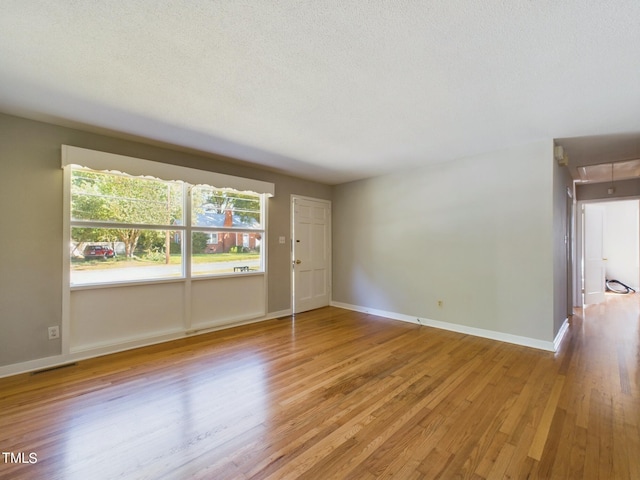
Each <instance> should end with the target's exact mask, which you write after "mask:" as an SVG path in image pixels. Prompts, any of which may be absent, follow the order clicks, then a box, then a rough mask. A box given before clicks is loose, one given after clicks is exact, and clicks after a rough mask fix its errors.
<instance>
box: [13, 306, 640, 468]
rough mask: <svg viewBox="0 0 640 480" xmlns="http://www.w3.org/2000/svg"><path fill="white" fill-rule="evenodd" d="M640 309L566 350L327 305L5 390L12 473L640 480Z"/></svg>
mask: <svg viewBox="0 0 640 480" xmlns="http://www.w3.org/2000/svg"><path fill="white" fill-rule="evenodd" d="M639 299H640V295H627V296H608V297H607V302H606V305H603V306H592V307H589V308H587V309H586V310H585V311H584V313H583V312H580V314H578V315H575V316H574V317H573V320H572V323H571V326H570V329H569V331H568V333H567V335H566V337H565V339H564V341H563V344H562V346H561V350H560V351H559V352H557V353H556V354H553V353H550V352H543V351H538V350H534V349H530V348H525V347H519V346H515V345H510V344H504V343H500V342H496V341H491V340H486V339H481V338H475V337H471V336H466V335H462V334H457V333H452V332H446V331H442V330H435V329H432V328H428V327H421V326H418V325H412V324H407V323H402V322H396V321H391V320H384V319H381V318H379V317H375V316H370V315H365V314H360V313H354V312H349V311H345V310H341V309H337V308H324V309H320V310H316V311H312V312H307V313H304V314H299V315H297V316H296V318H295V320H293V319H291V318H286V319H280V320H273V321H268V322H263V323H260V324H254V325H248V326H243V327H238V328H234V329H230V330H225V331H221V332H215V333H211V334H206V335H201V336H197V337H192V338H189V339H185V340H180V341H175V342H171V343H168V344H167V343H166V344H163V345H157V346H153V347H147V348H143V349H138V350H134V351H130V352H124V353H120V354H115V355H110V356H106V357H102V358H98V359H92V360H87V361H83V362H80V363H79V364H78V365H76V366H72V367H67V368H62V369H59V370H53V371H49V372H44V373H39V374H35V375H19V376H15V377H10V378H6V379H0V451H2V452H10V453H13V454H14V455H18V454H20V453H23V454H24V457H20V459H21V461H24V462H25V463H11V459H12V458H11V457H7V458H3V456H0V478H2V479H9V478H10V479H12V480H13V479H83V480H85V479H102V478H147V479H156V478H161V479H182V478H200V479H227V478H239V479H248V478H268V479H287V478H291V479H294V478H295V479H298V478H308V479H330V478H338V479H343V478H354V479H355V478H358V479H370V478H400V479H414V478H425V479H436V478H442V479H451V478H470V479H476V480H479V479H503V478H513V479H523V478H558V479H580V478H585V479H590V478H594V479H595V478H600V479H614V478H616V479H617V478H620V479H640V369H639V362H640V348H639V336H640V329H639V313H640V300H639ZM31 453H34V454H35V455H36V457H37V462H36V463H28V462H29V460H30V457H29V454H31ZM3 455H4V454H3ZM5 457H6V456H5ZM31 459H32V460H33V457H31ZM13 460H18V457H16V456H14V457H13Z"/></svg>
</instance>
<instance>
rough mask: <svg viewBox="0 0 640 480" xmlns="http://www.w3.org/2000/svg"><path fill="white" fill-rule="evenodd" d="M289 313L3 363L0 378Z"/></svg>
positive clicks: (284, 315) (286, 311)
mask: <svg viewBox="0 0 640 480" xmlns="http://www.w3.org/2000/svg"><path fill="white" fill-rule="evenodd" d="M289 315H291V309H287V310H280V311H277V312H271V313H267V314H266V315H264V316H262V317H260V318H253V319H251V320H246V321H241V322H235V323H228V324H225V325H220V326H217V327H213V328H208V329H206V330H198V331H197V332H195V333H189V332H186V331H181V332H174V333H169V334H161V335H156V336H152V337H146V338H143V339H138V340H133V341H129V342H121V343H118V344H112V345H107V346H103V347H99V348H94V349H91V350H82V351H78V352H75V353H68V354H61V355H54V356H51V357H44V358H37V359H35V360H28V361H26V362H20V363H13V364H11V365H5V366H2V367H0V378H3V377H10V376H12V375H19V374H21V373H29V372H34V371H37V370H43V369H45V368H52V367H58V366H61V365H65V364H67V363H71V362H79V361H81V360H87V359H90V358H96V357H101V356H103V355H110V354H112V353H118V352H124V351H126V350H133V349H134V348H140V347H148V346H150V345H157V344H159V343H165V342H170V341H172V340H178V339H180V338H185V337H191V336H195V335H202V334H205V333H211V332H214V331H217V330H226V329H228V328H233V327H239V326H241V325H248V324H251V323H258V322H264V321H267V320H273V319H277V318H281V317H286V316H289Z"/></svg>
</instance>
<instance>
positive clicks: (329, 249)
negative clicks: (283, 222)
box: [289, 193, 333, 316]
mask: <svg viewBox="0 0 640 480" xmlns="http://www.w3.org/2000/svg"><path fill="white" fill-rule="evenodd" d="M296 199H299V200H309V201H312V202H321V203H324V204H326V205H327V206H328V207H329V213H330V217H329V226H328V228H329V231H328V238H327V247H326V248H327V252H326V253H327V258H328V267H327V270H328V273H327V278H328V282H329V285H328V286H327V288H328V291H329V305H331V302H332V298H333V291H332V288H333V278H332V275H333V273H332V267H333V259H332V256H331V253H332V251H333V248H332V246H331V245H332V244H331V239H332V223H333V215H332V211H331V209H332V204H331V200H327V199H326V198H315V197H308V196H306V195H298V194H295V193H292V194H291V196H290V198H289V211H290V223H289V238H290V243H289V272H290V284H291V291H290V298H291V314H292V315H294V316H295V314H296V313H295V312H296V304H295V302H296V299H295V280H296V279H295V268H294V267H293V265H294V262H295V260H296V259H295V258H294V252H295V249H294V241H295V239H294V237H293V235H294V230H295V229H294V225H295V220H296V218H295V205H294V202H295V200H296Z"/></svg>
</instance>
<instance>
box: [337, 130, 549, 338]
mask: <svg viewBox="0 0 640 480" xmlns="http://www.w3.org/2000/svg"><path fill="white" fill-rule="evenodd" d="M553 177H554V171H553V142H552V141H551V140H549V141H548V142H547V141H545V142H539V143H535V144H531V145H527V146H524V147H519V148H512V149H507V150H503V151H500V152H493V153H490V154H485V155H478V156H476V157H472V158H464V159H460V160H456V161H453V162H446V163H443V164H439V165H432V166H429V167H424V168H421V169H417V170H414V171H409V172H402V173H398V174H394V175H387V176H384V177H379V178H373V179H368V180H362V181H358V182H352V183H348V184H343V185H339V186H337V187H334V196H333V300H334V301H335V302H339V303H344V304H348V305H352V306H358V307H367V308H371V309H376V310H380V311H385V312H395V313H398V314H402V315H406V316H407V317H410V316H413V317H414V318H415V317H422V318H426V319H431V320H435V321H438V322H446V323H448V324H458V325H464V326H467V327H470V328H478V329H483V330H489V331H492V332H501V333H504V334H508V335H514V336H521V337H527V338H531V339H537V340H540V341H544V342H550V341H552V340H553V338H554V334H555V333H556V330H555V329H554V291H553V289H554V237H553V231H552V230H553V219H554V217H553ZM390 243H393V248H389V245H390ZM556 248H557V247H556ZM438 300H442V301H443V306H442V307H439V306H438Z"/></svg>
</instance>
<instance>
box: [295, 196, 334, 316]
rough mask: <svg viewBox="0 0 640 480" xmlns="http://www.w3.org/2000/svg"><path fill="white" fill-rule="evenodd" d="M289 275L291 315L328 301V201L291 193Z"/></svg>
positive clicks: (329, 216) (329, 266)
mask: <svg viewBox="0 0 640 480" xmlns="http://www.w3.org/2000/svg"><path fill="white" fill-rule="evenodd" d="M291 245H292V246H291V272H292V273H291V275H292V281H291V285H292V295H291V296H292V311H293V313H294V314H296V313H300V312H305V311H307V310H313V309H315V308H320V307H324V306H327V305H329V302H330V300H331V202H330V201H328V200H321V199H317V198H310V197H303V196H299V195H292V196H291Z"/></svg>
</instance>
